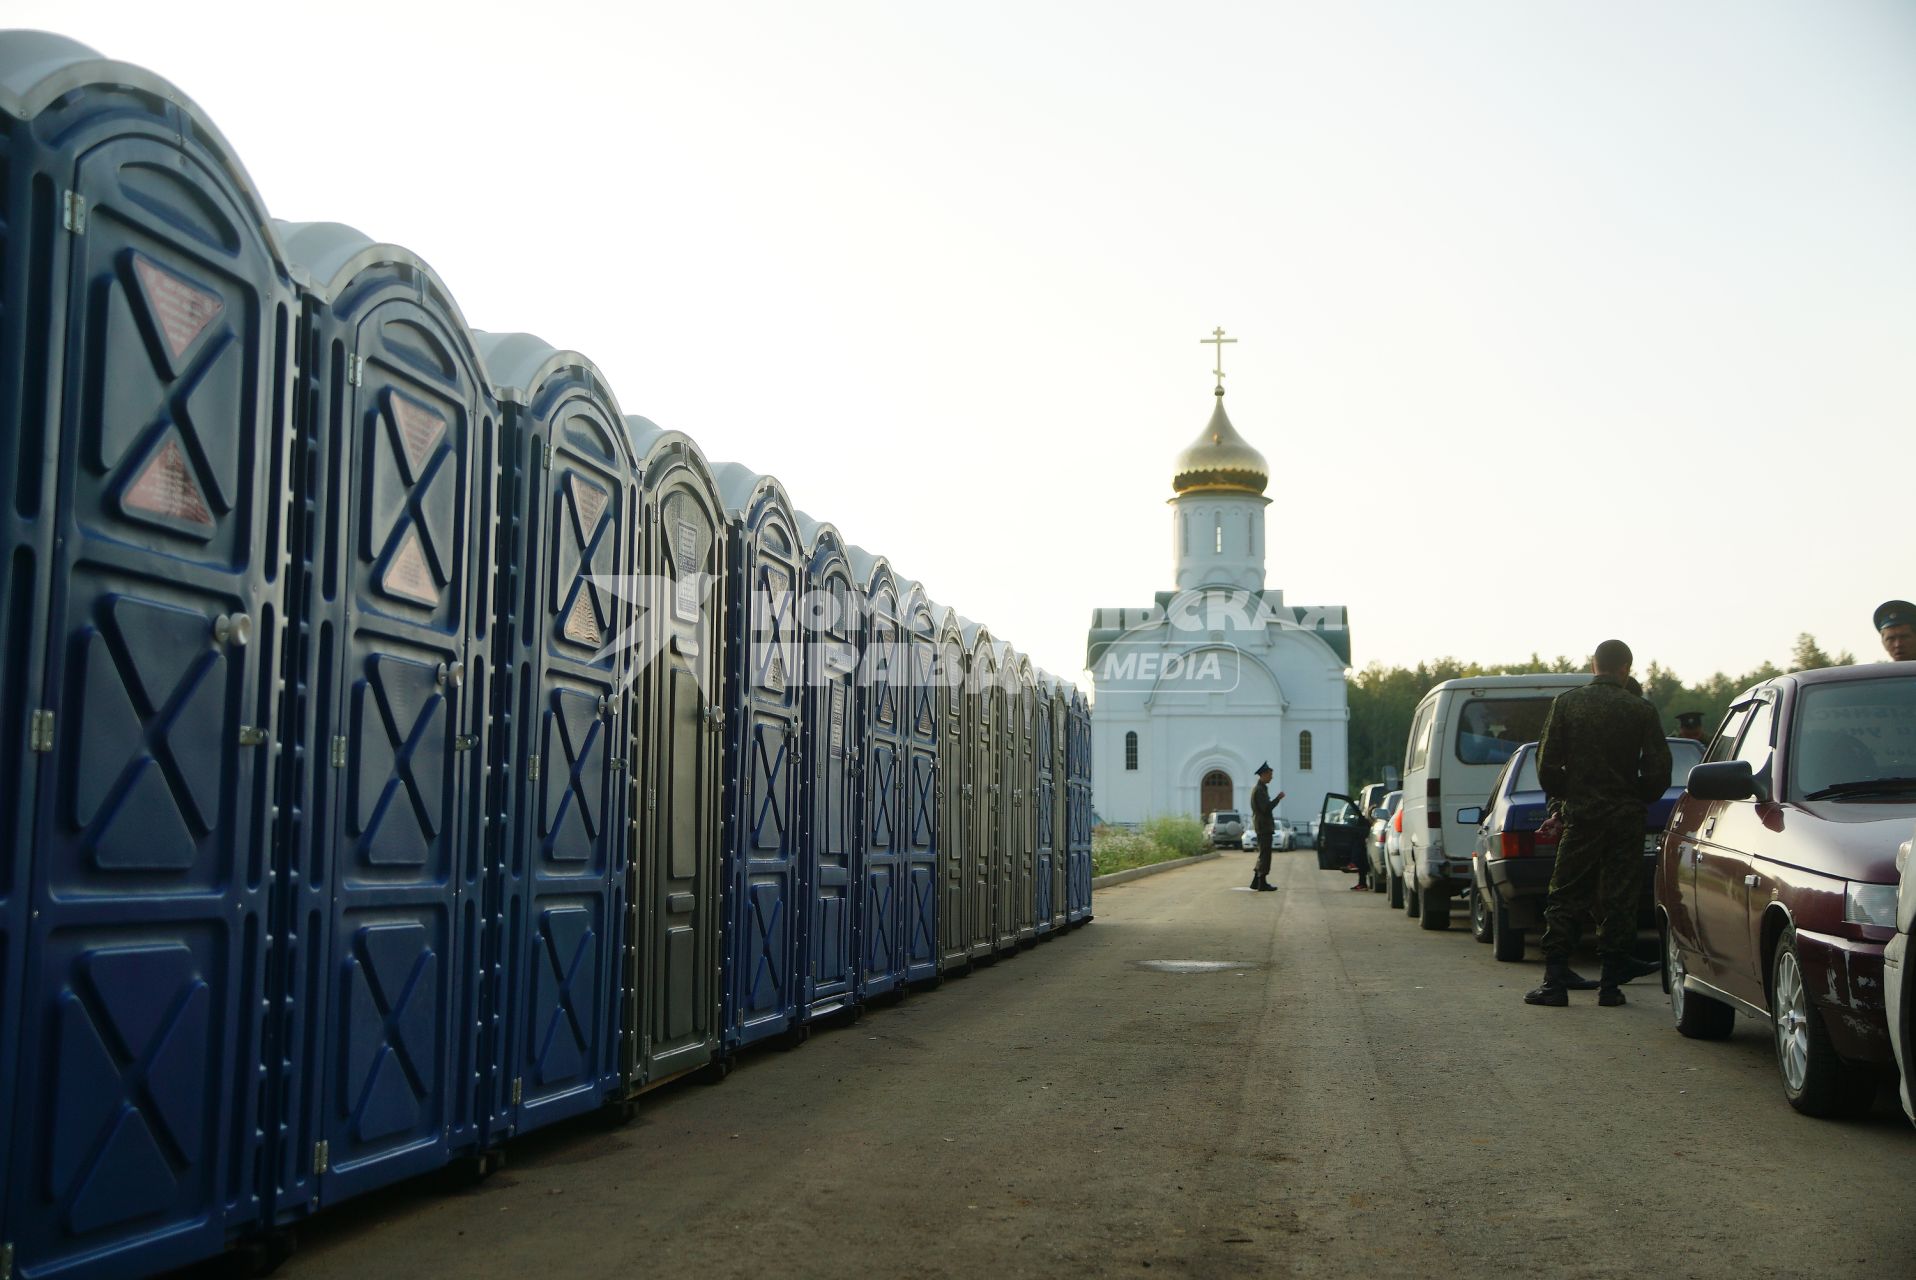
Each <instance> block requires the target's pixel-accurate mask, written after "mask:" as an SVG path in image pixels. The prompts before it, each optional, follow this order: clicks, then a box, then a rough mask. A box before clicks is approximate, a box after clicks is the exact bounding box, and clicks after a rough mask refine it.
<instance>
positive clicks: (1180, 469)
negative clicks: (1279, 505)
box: [1171, 387, 1271, 494]
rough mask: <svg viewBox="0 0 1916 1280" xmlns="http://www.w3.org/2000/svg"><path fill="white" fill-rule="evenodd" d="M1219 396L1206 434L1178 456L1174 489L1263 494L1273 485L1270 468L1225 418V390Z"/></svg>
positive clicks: (1219, 390)
mask: <svg viewBox="0 0 1916 1280" xmlns="http://www.w3.org/2000/svg"><path fill="white" fill-rule="evenodd" d="M1215 394H1216V395H1217V407H1216V408H1215V409H1213V410H1211V421H1210V422H1209V423H1208V424H1206V426H1205V428H1204V434H1203V435H1201V436H1199V437H1198V438H1197V439H1196V440H1194V441H1193V442H1192V443H1191V444H1190V445H1189V446H1188V447H1186V449H1185V450H1184V452H1183V453H1180V454H1179V455H1178V462H1177V470H1176V471H1175V472H1174V473H1173V474H1172V476H1171V487H1172V488H1173V489H1175V490H1176V491H1177V492H1179V493H1190V492H1192V491H1194V490H1205V489H1228V490H1236V491H1237V492H1240V493H1260V494H1261V493H1263V492H1264V488H1265V486H1266V485H1268V484H1270V482H1271V470H1270V467H1269V465H1267V464H1266V463H1265V461H1264V455H1263V454H1261V453H1259V452H1258V451H1257V450H1255V449H1253V448H1251V446H1250V445H1249V444H1247V443H1245V440H1244V437H1243V436H1241V435H1239V434H1238V433H1237V428H1236V427H1234V426H1232V425H1231V420H1230V418H1228V417H1226V416H1225V413H1224V390H1223V388H1221V387H1220V388H1219V389H1218V390H1217V392H1216V393H1215Z"/></svg>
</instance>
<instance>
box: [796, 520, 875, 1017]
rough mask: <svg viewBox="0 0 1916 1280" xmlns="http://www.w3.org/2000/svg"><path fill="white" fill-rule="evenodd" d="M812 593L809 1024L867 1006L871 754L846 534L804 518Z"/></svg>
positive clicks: (804, 949)
mask: <svg viewBox="0 0 1916 1280" xmlns="http://www.w3.org/2000/svg"><path fill="white" fill-rule="evenodd" d="M798 526H799V532H800V536H801V537H802V538H803V540H804V544H805V555H806V571H805V579H806V584H807V590H806V593H805V600H804V607H803V608H801V609H800V611H799V626H800V628H801V630H802V632H803V636H804V639H803V644H802V648H803V650H804V663H805V697H806V699H807V706H806V708H805V714H804V717H803V726H804V727H803V737H802V740H801V750H800V753H799V758H800V760H801V762H802V764H803V769H802V781H801V787H800V791H801V796H800V808H801V810H802V812H803V814H804V837H803V841H802V843H801V846H800V855H799V879H800V885H801V892H802V894H803V897H804V906H803V910H802V911H801V912H800V913H799V922H798V923H799V954H800V955H801V956H802V957H803V961H802V963H801V965H800V970H801V973H800V992H799V994H800V1001H799V1005H800V1016H801V1017H802V1018H803V1019H804V1020H805V1021H807V1022H811V1021H813V1020H815V1019H818V1018H823V1017H826V1016H828V1015H831V1014H834V1013H837V1012H839V1011H841V1010H843V1009H846V1008H848V1007H851V1006H853V1005H854V1003H855V1001H856V999H857V966H856V960H855V957H856V955H857V952H856V950H855V945H854V938H853V932H852V923H853V920H852V918H853V916H854V914H855V912H856V902H857V895H856V892H855V891H854V882H853V874H852V873H853V850H854V848H855V847H856V844H857V840H858V828H859V825H860V821H861V820H860V817H859V813H858V761H859V758H860V756H861V755H862V754H863V749H864V748H863V741H864V735H863V733H862V732H860V724H859V719H858V709H857V693H858V688H857V681H858V670H859V639H860V632H859V620H860V619H861V618H862V617H863V616H864V611H863V605H862V600H863V597H862V594H861V593H859V592H858V591H857V590H856V589H855V588H854V587H853V586H852V571H851V565H850V562H849V561H847V560H846V558H845V546H844V542H843V540H842V539H841V538H840V537H839V534H838V530H837V529H835V528H833V527H832V526H831V525H829V524H825V525H821V524H819V523H817V522H816V521H813V520H812V519H811V518H810V517H808V516H805V515H804V514H803V513H801V514H800V515H799V518H798Z"/></svg>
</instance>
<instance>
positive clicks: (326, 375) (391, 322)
mask: <svg viewBox="0 0 1916 1280" xmlns="http://www.w3.org/2000/svg"><path fill="white" fill-rule="evenodd" d="M281 234H282V237H283V239H284V240H285V242H286V246H287V252H288V255H289V257H290V258H291V260H292V262H293V264H294V266H295V270H296V271H297V272H299V273H300V277H301V278H302V279H303V280H304V281H305V296H304V300H303V301H304V305H303V309H302V316H301V321H300V333H299V346H300V351H301V354H302V380H301V382H302V385H301V386H300V388H299V403H300V405H301V406H302V412H301V416H300V420H299V424H298V427H299V445H300V450H301V458H300V475H301V476H302V477H303V478H304V488H303V490H302V494H301V498H302V504H301V509H300V513H299V526H300V529H301V541H300V543H299V545H298V546H296V548H295V553H296V556H297V558H298V559H297V562H298V563H299V564H300V565H301V578H300V582H299V585H298V588H297V593H298V597H299V598H298V600H297V602H296V607H297V608H298V610H299V611H300V619H301V622H300V626H301V630H300V633H299V636H298V644H297V647H296V648H295V649H294V652H293V655H292V662H291V664H290V667H291V669H292V671H293V673H294V674H293V680H294V684H295V688H294V690H293V692H292V695H291V697H292V700H293V701H294V703H295V704H296V706H297V708H298V709H297V712H296V716H297V722H296V726H295V728H296V730H297V733H298V735H299V738H298V743H299V745H298V751H299V753H300V760H301V767H300V771H299V772H300V776H299V778H298V779H297V780H296V781H297V784H298V788H297V793H296V795H295V796H294V800H293V804H292V807H293V809H294V810H295V811H296V813H297V815H298V816H297V819H296V821H294V822H293V823H291V824H290V830H289V841H290V847H289V851H288V857H289V859H290V860H291V861H292V862H293V865H294V867H295V873H294V874H293V875H292V876H290V877H289V878H288V881H287V892H288V898H289V910H288V914H287V926H288V927H287V945H288V946H289V947H291V948H292V954H291V956H290V958H289V961H288V966H289V974H290V976H289V985H290V987H291V988H292V990H294V991H296V992H305V991H308V990H313V991H316V992H317V993H318V995H319V1001H318V1002H314V1003H312V1004H311V1005H309V1006H308V1007H307V1008H305V1009H304V1010H302V1011H300V1013H299V1016H298V1017H297V1018H296V1019H295V1020H294V1021H293V1024H292V1025H291V1026H290V1027H289V1030H288V1039H287V1046H286V1049H287V1051H286V1053H285V1054H284V1055H283V1056H284V1060H285V1063H286V1067H285V1071H286V1075H287V1081H286V1088H287V1090H288V1093H289V1096H291V1097H292V1098H293V1099H295V1101H294V1102H293V1103H292V1105H293V1107H294V1108H295V1114H296V1115H297V1116H298V1117H299V1119H298V1121H297V1122H296V1123H295V1124H294V1125H293V1127H292V1129H291V1131H290V1132H291V1133H293V1134H301V1135H303V1134H308V1133H310V1134H311V1135H312V1149H311V1150H310V1151H308V1150H302V1149H299V1148H301V1147H303V1146H304V1143H303V1141H300V1140H298V1139H294V1138H289V1141H288V1143H287V1144H286V1146H285V1148H283V1149H282V1151H281V1152H279V1153H278V1156H277V1168H278V1186H279V1197H280V1202H279V1205H278V1211H279V1214H280V1216H281V1217H282V1218H284V1217H288V1216H296V1215H297V1214H299V1213H302V1212H305V1211H308V1210H310V1209H312V1208H316V1207H323V1206H325V1205H330V1204H335V1203H338V1202H339V1201H341V1200H344V1199H347V1198H349V1197H351V1196H355V1195H358V1194H360V1193H362V1192H365V1191H368V1190H371V1189H372V1188H374V1187H379V1186H383V1185H386V1184H388V1183H391V1182H394V1181H397V1180H398V1179H401V1178H405V1177H409V1176H411V1175H413V1174H416V1173H421V1172H424V1171H426V1170H428V1169H434V1168H438V1167H440V1166H441V1165H444V1164H445V1163H447V1161H448V1160H449V1159H450V1158H451V1156H452V1154H453V1153H454V1152H459V1151H465V1150H470V1149H473V1148H475V1147H476V1146H477V1144H478V1142H479V1140H480V1132H479V1119H478V1104H479V1090H478V1084H477V1081H478V1077H479V1072H480V1070H481V1061H480V1040H481V1036H480V1030H479V1028H480V1024H481V1022H482V1020H483V1019H484V1018H485V1017H486V1011H485V1010H484V1009H483V1008H482V1003H481V1002H482V998H483V996H484V994H485V992H484V988H485V986H486V983H485V977H486V974H487V970H488V968H489V964H490V961H489V958H488V957H487V956H486V955H485V953H484V950H483V948H484V946H485V941H486V938H487V935H488V931H487V929H486V927H485V921H484V919H483V916H484V911H485V907H486V903H485V892H484V891H485V888H486V886H485V880H484V857H483V855H484V851H485V841H486V808H485V805H486V785H485V784H486V777H485V767H486V759H487V734H488V714H489V706H488V703H489V694H490V664H491V654H490V644H491V619H492V613H493V600H492V590H493V587H494V579H493V564H494V555H493V548H494V530H495V525H496V520H495V506H494V502H495V497H496V495H495V490H494V487H493V481H494V477H495V474H496V471H497V468H498V465H499V457H498V410H497V405H496V403H495V402H494V401H493V398H492V393H491V388H490V384H489V380H488V378H487V376H486V374H485V370H484V366H483V363H482V362H481V360H480V358H479V354H478V351H477V348H476V347H475V345H474V342H473V338H472V333H471V330H470V329H468V328H467V326H466V322H465V319H464V317H463V316H462V315H461V314H460V312H459V307H458V305H457V304H456V303H455V302H454V301H453V298H452V295H451V294H450V293H449V292H448V291H447V289H446V287H445V286H444V284H442V283H441V282H440V280H439V279H438V277H437V276H435V275H434V274H433V272H432V270H431V268H429V267H428V266H426V264H425V263H423V262H421V261H420V260H419V259H418V258H417V257H415V256H414V255H412V254H411V253H410V252H408V251H407V250H405V249H402V248H399V247H397V246H393V245H382V244H376V243H374V242H373V241H371V240H370V239H368V238H367V237H365V236H364V235H362V234H360V233H359V232H357V231H355V230H353V229H352V228H351V227H346V226H341V225H339V224H338V223H306V224H299V225H295V224H281ZM308 922H311V923H310V924H309V923H308ZM322 922H323V923H322ZM315 926H316V927H317V932H315V931H314V930H315Z"/></svg>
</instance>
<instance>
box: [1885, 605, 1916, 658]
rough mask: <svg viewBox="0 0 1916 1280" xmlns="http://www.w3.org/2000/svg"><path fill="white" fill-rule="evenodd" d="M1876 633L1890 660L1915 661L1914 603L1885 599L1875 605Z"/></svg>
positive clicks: (1915, 630) (1915, 611) (1915, 615)
mask: <svg viewBox="0 0 1916 1280" xmlns="http://www.w3.org/2000/svg"><path fill="white" fill-rule="evenodd" d="M1875 620H1876V634H1877V635H1878V636H1879V637H1881V639H1882V641H1883V652H1884V653H1887V654H1888V655H1889V660H1890V661H1891V662H1911V661H1916V604H1911V603H1910V602H1909V601H1907V600H1885V601H1883V603H1881V604H1879V605H1877V606H1876V619H1875Z"/></svg>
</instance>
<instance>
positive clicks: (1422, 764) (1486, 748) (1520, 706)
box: [1392, 673, 1590, 929]
mask: <svg viewBox="0 0 1916 1280" xmlns="http://www.w3.org/2000/svg"><path fill="white" fill-rule="evenodd" d="M1589 682H1590V676H1589V674H1588V673H1584V674H1569V675H1554V674H1545V675H1525V676H1471V677H1469V678H1468V679H1464V680H1446V681H1444V682H1443V683H1442V684H1440V685H1438V686H1437V687H1435V688H1434V689H1432V690H1431V691H1430V692H1429V693H1427V694H1425V695H1424V698H1423V701H1422V702H1419V703H1418V704H1417V712H1416V714H1415V715H1414V716H1412V717H1411V722H1410V742H1409V744H1408V745H1407V746H1406V747H1405V750H1404V807H1403V811H1402V812H1403V815H1404V841H1403V860H1404V871H1403V880H1404V892H1403V895H1402V897H1403V903H1404V911H1405V914H1407V915H1409V916H1410V917H1411V918H1412V919H1414V920H1417V922H1418V923H1419V924H1421V925H1422V926H1423V927H1424V928H1426V929H1448V928H1449V927H1450V900H1451V898H1452V897H1455V896H1458V895H1461V894H1466V893H1468V892H1470V889H1471V878H1470V847H1471V844H1472V842H1473V841H1474V840H1475V838H1476V834H1477V824H1476V823H1474V822H1473V823H1463V822H1459V821H1457V818H1456V815H1457V813H1458V811H1459V810H1461V809H1463V808H1465V807H1467V806H1470V805H1482V804H1483V801H1484V797H1485V796H1487V795H1489V794H1490V787H1491V784H1492V783H1493V782H1495V781H1496V780H1497V774H1498V773H1499V772H1500V771H1502V769H1503V767H1504V765H1505V764H1507V763H1508V762H1509V760H1510V757H1511V756H1513V755H1515V754H1516V751H1517V748H1518V747H1520V746H1522V745H1523V744H1524V743H1526V742H1535V741H1536V740H1537V739H1538V738H1540V737H1542V736H1543V722H1544V718H1545V717H1546V716H1548V715H1549V714H1550V704H1551V702H1552V701H1553V700H1554V699H1555V698H1556V696H1557V695H1558V694H1560V693H1562V692H1563V691H1564V690H1566V689H1574V688H1576V687H1577V686H1578V685H1582V684H1588V683H1589ZM1392 897H1393V898H1395V897H1397V895H1396V894H1393V895H1392Z"/></svg>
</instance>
